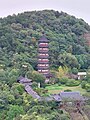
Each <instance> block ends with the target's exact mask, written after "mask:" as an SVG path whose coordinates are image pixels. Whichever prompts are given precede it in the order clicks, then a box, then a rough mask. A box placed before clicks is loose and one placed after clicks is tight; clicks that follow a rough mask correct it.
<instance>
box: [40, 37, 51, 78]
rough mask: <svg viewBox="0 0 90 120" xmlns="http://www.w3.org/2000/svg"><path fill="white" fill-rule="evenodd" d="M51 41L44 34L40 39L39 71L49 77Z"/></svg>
mask: <svg viewBox="0 0 90 120" xmlns="http://www.w3.org/2000/svg"><path fill="white" fill-rule="evenodd" d="M48 43H49V41H48V40H47V38H46V37H45V36H44V35H43V36H42V37H41V38H40V40H39V41H38V72H39V73H41V74H43V75H44V76H45V77H46V78H48V77H49V54H48V51H49V49H48V47H49V45H48Z"/></svg>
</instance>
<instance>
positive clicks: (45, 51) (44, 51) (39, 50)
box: [38, 48, 49, 53]
mask: <svg viewBox="0 0 90 120" xmlns="http://www.w3.org/2000/svg"><path fill="white" fill-rule="evenodd" d="M48 51H49V49H48V48H39V49H38V52H39V53H48Z"/></svg>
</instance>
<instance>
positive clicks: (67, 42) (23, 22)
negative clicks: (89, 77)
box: [0, 10, 90, 69]
mask: <svg viewBox="0 0 90 120" xmlns="http://www.w3.org/2000/svg"><path fill="white" fill-rule="evenodd" d="M89 31H90V26H89V25H88V24H87V23H85V22H84V20H82V19H77V18H75V17H74V16H70V15H68V14H67V13H64V12H60V13H59V12H58V11H53V10H51V11H49V10H44V11H33V12H25V13H21V14H18V15H13V16H8V17H6V18H3V19H2V18H0V64H1V66H2V67H4V68H7V67H10V68H13V67H14V68H17V69H21V66H22V64H24V63H29V64H30V65H32V66H33V68H34V69H37V68H36V64H37V42H38V39H39V38H40V37H41V35H42V32H45V34H46V36H47V38H48V39H49V41H50V43H49V46H50V64H51V66H53V67H58V66H60V65H61V66H65V65H66V66H68V67H71V68H73V67H75V68H78V69H87V68H88V67H89V66H90V47H89V46H87V45H86V40H85V39H84V38H83V34H84V33H85V32H89Z"/></svg>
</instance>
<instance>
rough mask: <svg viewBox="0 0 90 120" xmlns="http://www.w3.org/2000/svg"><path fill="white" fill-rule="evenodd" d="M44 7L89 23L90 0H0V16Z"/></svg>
mask: <svg viewBox="0 0 90 120" xmlns="http://www.w3.org/2000/svg"><path fill="white" fill-rule="evenodd" d="M44 9H53V10H58V11H63V12H66V13H68V14H70V15H74V16H76V17H78V18H82V19H84V20H85V21H86V22H87V23H89V25H90V0H0V17H6V16H7V15H12V14H17V13H21V12H24V11H32V10H44Z"/></svg>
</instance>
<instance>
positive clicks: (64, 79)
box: [59, 77, 68, 84]
mask: <svg viewBox="0 0 90 120" xmlns="http://www.w3.org/2000/svg"><path fill="white" fill-rule="evenodd" d="M59 81H60V83H61V84H66V83H67V81H68V78H66V77H63V78H60V79H59Z"/></svg>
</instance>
